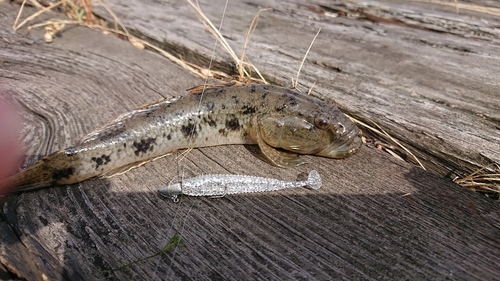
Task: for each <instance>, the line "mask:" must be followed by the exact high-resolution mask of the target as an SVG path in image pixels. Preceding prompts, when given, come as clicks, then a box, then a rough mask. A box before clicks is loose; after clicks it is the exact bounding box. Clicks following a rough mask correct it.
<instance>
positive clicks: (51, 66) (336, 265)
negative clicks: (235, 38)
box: [0, 2, 500, 280]
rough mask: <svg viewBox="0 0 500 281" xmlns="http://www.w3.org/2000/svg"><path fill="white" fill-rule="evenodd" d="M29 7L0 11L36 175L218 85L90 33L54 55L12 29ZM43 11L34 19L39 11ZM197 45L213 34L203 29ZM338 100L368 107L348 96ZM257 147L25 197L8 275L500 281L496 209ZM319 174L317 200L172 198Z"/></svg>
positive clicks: (399, 178) (312, 195)
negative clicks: (210, 185) (155, 109)
mask: <svg viewBox="0 0 500 281" xmlns="http://www.w3.org/2000/svg"><path fill="white" fill-rule="evenodd" d="M17 9H18V6H17V5H13V4H10V3H7V2H0V35H1V36H0V37H2V38H3V40H0V57H1V58H2V59H1V62H0V63H1V66H0V93H1V94H2V95H8V96H11V97H13V98H14V99H15V100H16V101H18V103H19V104H20V108H21V114H22V115H23V118H24V122H23V131H22V134H21V136H20V138H21V140H22V141H23V144H24V146H25V148H26V153H27V155H29V156H30V157H28V159H27V162H26V163H25V165H29V164H32V163H33V162H34V161H36V160H37V159H38V158H39V156H42V155H46V154H48V153H50V152H52V151H55V150H58V149H60V148H62V147H66V146H69V145H70V144H71V143H73V142H74V141H76V140H77V139H78V138H80V137H81V136H83V135H84V134H86V133H88V132H90V131H92V130H93V129H95V128H97V127H99V126H102V125H104V124H105V123H107V122H108V121H110V120H112V119H113V118H114V117H116V116H117V115H119V114H120V113H123V112H127V111H129V110H131V109H133V108H136V107H138V106H140V105H141V104H144V103H148V102H151V101H154V100H157V99H159V98H161V97H163V96H166V95H170V94H181V93H184V90H185V89H188V88H190V87H192V86H195V85H197V84H200V83H202V82H203V81H201V80H199V79H196V78H194V77H193V76H192V75H191V74H188V73H187V72H186V71H184V70H182V69H180V68H179V67H177V66H176V65H173V64H172V63H170V62H169V61H167V60H166V59H163V58H161V57H159V56H158V55H156V54H153V53H150V52H148V51H140V50H137V49H135V48H134V47H132V46H131V45H129V44H127V43H125V42H124V41H120V40H119V39H117V38H114V37H112V36H105V35H103V34H101V33H99V32H96V31H91V30H89V29H86V28H82V27H75V28H70V29H68V30H67V31H65V32H63V33H62V34H61V36H60V37H59V38H56V40H55V41H54V42H53V43H52V44H46V43H45V42H43V39H42V35H41V33H40V32H37V31H34V32H32V33H31V34H30V35H29V36H28V37H24V36H23V35H24V33H22V32H18V33H15V32H13V31H11V29H10V26H11V25H12V22H13V21H14V18H15V15H16V12H17ZM30 12H31V13H32V12H33V9H27V11H26V13H30ZM244 13H246V12H244V11H241V14H242V15H243V14H244ZM52 16H54V14H52ZM282 23H283V24H284V22H282ZM185 27H186V28H187V30H189V29H190V26H189V25H185ZM189 33H191V34H193V36H197V35H196V34H199V33H201V32H198V31H197V30H196V29H194V28H193V30H191V31H190V32H189ZM294 36H296V35H294ZM300 40H302V38H299V39H296V40H294V41H297V42H298V41H300ZM304 41H307V40H304ZM212 43H213V42H212ZM305 46H306V47H307V43H305ZM289 59H290V60H291V61H295V58H294V59H292V58H289ZM254 60H255V59H254ZM263 60H264V61H266V60H267V59H263ZM474 63H475V62H474ZM290 69H292V68H290ZM269 73H270V74H269ZM269 73H268V75H274V74H273V72H269ZM306 73H307V72H306ZM292 75H293V74H292ZM309 75H310V74H309ZM306 76H307V74H306ZM318 79H327V78H326V77H323V76H321V75H320V76H318ZM276 80H278V79H277V78H276ZM305 81H308V80H305ZM449 83H450V84H453V83H452V80H450V82H449ZM374 84H376V83H374ZM316 89H317V91H318V92H319V91H322V90H321V89H322V88H320V87H319V86H318V88H316ZM335 93H337V95H338V99H339V101H341V102H345V103H344V105H345V107H346V108H348V109H349V108H350V109H353V101H349V100H348V96H347V95H345V93H344V94H342V91H338V92H335ZM339 93H340V94H339ZM328 97H329V98H332V97H336V98H337V96H334V95H328ZM391 102H392V101H391ZM365 104H366V103H365ZM487 109H488V108H487ZM370 118H371V117H370ZM374 120H376V121H377V122H379V120H378V119H376V118H374ZM436 122H443V121H442V120H437V121H436ZM470 130H473V129H470ZM253 150H254V148H252V147H243V146H224V147H212V148H203V149H195V150H193V151H191V152H190V153H188V154H187V156H186V157H185V158H183V159H182V160H179V159H178V158H176V156H177V155H171V156H167V157H165V158H162V159H159V160H157V161H155V162H152V163H149V164H147V165H145V166H143V167H141V168H138V169H135V170H132V171H130V172H129V173H126V174H124V175H121V176H117V177H114V178H110V179H105V180H90V181H86V182H83V183H81V184H76V185H72V186H67V187H54V188H48V189H44V190H40V191H36V192H31V193H25V194H22V195H19V196H13V197H10V198H9V199H8V201H7V202H6V203H5V204H4V205H3V208H2V213H1V214H2V216H1V220H0V228H1V230H0V241H1V242H0V264H1V265H2V266H1V267H0V277H2V278H5V279H7V278H19V279H23V278H24V279H27V280H44V278H46V279H48V280H99V279H111V280H131V279H133V280H157V279H161V280H165V279H167V280H179V279H181V280H189V279H196V280H213V279H225V280H242V279H266V280H269V279H308V280H309V279H318V280H331V279H367V280H400V279H432V280H435V279H438V280H439V279H482V280H494V279H495V278H496V277H497V276H498V273H499V271H500V270H499V269H498V267H496V266H495V265H496V264H499V263H500V207H499V206H498V204H497V203H495V202H493V201H491V200H488V199H486V198H484V197H482V196H480V195H478V194H476V193H473V192H470V191H468V190H466V189H464V188H461V187H460V186H458V185H456V184H454V183H453V182H451V181H450V180H448V179H445V178H441V177H439V176H436V175H433V174H431V173H428V172H425V171H423V170H421V169H420V168H417V167H415V166H412V165H411V164H408V163H406V162H402V161H399V160H397V159H396V158H393V157H391V156H389V155H387V154H385V153H381V152H380V151H378V150H376V149H374V148H372V147H370V146H364V147H363V148H362V150H361V151H360V152H359V153H358V154H356V155H354V156H353V157H351V158H348V159H345V160H340V161H336V160H331V159H324V158H318V157H307V160H308V161H309V164H307V165H304V166H300V167H297V168H294V169H287V170H284V169H279V168H274V167H271V166H270V165H268V164H267V163H265V162H263V161H261V160H259V159H258V158H256V157H255V155H254V152H253ZM311 169H316V170H318V171H319V172H320V174H321V175H322V176H323V182H324V186H323V187H322V188H321V189H320V190H318V191H309V190H289V191H283V192H276V193H269V194H254V195H244V196H227V197H224V198H218V199H210V198H183V200H182V202H181V203H179V204H174V203H173V202H171V201H169V200H165V199H164V198H161V197H159V196H158V194H157V189H159V188H161V187H163V186H165V185H166V184H167V183H168V182H169V181H170V180H171V179H173V178H174V177H178V176H188V177H189V176H193V175H198V174H201V173H242V174H252V175H257V176H266V177H275V178H281V179H286V180H293V179H295V177H296V176H297V174H299V173H301V172H306V171H309V170H311ZM176 231H179V232H180V235H181V237H182V242H181V243H180V244H178V245H177V247H175V248H174V249H172V250H170V251H168V252H165V253H163V254H161V255H159V256H157V257H154V258H151V259H147V260H145V261H142V262H138V263H135V264H133V265H131V266H129V267H126V268H123V269H121V270H118V271H114V272H106V271H107V270H111V269H113V268H117V267H120V266H122V265H125V264H127V263H129V262H131V261H134V260H139V259H141V258H145V257H147V256H149V255H152V254H154V253H155V252H157V251H159V250H161V249H162V248H163V247H165V245H167V244H168V242H169V240H170V238H172V237H173V236H174V234H175V232H176Z"/></svg>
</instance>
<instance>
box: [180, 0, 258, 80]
mask: <svg viewBox="0 0 500 281" xmlns="http://www.w3.org/2000/svg"><path fill="white" fill-rule="evenodd" d="M186 1H187V2H188V3H189V4H190V5H191V6H192V7H193V8H194V9H195V11H196V15H197V16H198V18H199V19H200V21H201V22H202V23H203V25H205V27H206V28H207V29H208V31H209V32H210V33H212V35H214V36H215V38H217V40H219V42H220V43H221V45H222V47H223V48H224V50H225V51H226V52H227V53H228V54H229V55H230V56H231V58H232V59H233V61H234V62H235V64H236V66H237V67H238V66H239V65H248V66H249V67H251V68H252V69H253V70H254V71H255V72H256V73H257V74H258V75H259V76H260V77H261V79H262V81H261V82H264V83H266V84H267V82H266V81H265V79H264V78H263V77H262V75H261V73H260V71H259V70H258V69H257V68H256V67H255V66H254V65H252V64H249V63H245V62H244V61H243V60H240V58H239V57H238V56H237V55H236V53H235V52H234V50H233V48H231V46H230V45H229V43H228V42H227V41H226V39H225V38H224V36H222V34H221V33H220V31H219V30H218V29H217V28H216V27H215V25H214V24H213V23H212V21H210V19H209V18H208V17H207V16H206V15H205V13H203V11H202V9H201V7H200V3H199V2H198V0H197V1H196V3H194V2H193V1H192V0H186ZM259 13H260V11H259ZM247 34H249V33H248V32H247ZM250 34H251V32H250ZM241 68H242V73H243V74H242V75H241V74H240V79H242V76H244V77H248V78H250V79H252V78H251V75H250V74H249V73H248V71H247V70H246V69H245V68H244V67H241Z"/></svg>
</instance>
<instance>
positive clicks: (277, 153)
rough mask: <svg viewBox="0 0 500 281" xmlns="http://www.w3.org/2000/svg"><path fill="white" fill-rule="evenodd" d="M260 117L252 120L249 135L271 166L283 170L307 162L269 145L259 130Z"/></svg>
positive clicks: (293, 154)
mask: <svg viewBox="0 0 500 281" xmlns="http://www.w3.org/2000/svg"><path fill="white" fill-rule="evenodd" d="M258 118H259V116H254V117H253V118H252V119H251V120H250V126H249V129H248V130H249V133H250V137H251V138H252V139H253V141H254V142H256V143H257V144H258V145H259V148H260V151H261V152H262V154H264V156H265V157H266V158H267V160H269V162H271V164H273V165H275V166H278V167H281V168H291V167H294V166H298V165H301V164H305V163H306V162H305V161H303V160H302V158H301V157H300V156H299V155H297V154H295V153H291V152H286V151H281V150H278V149H276V148H274V147H272V146H270V145H268V144H267V143H266V142H265V141H264V139H263V138H262V134H261V132H260V128H259V120H258Z"/></svg>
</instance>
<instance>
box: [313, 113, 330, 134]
mask: <svg viewBox="0 0 500 281" xmlns="http://www.w3.org/2000/svg"><path fill="white" fill-rule="evenodd" d="M314 125H315V126H316V127H318V128H319V129H321V130H326V129H328V128H329V127H330V118H329V117H328V116H327V115H324V114H320V115H319V116H317V117H316V118H315V119H314Z"/></svg>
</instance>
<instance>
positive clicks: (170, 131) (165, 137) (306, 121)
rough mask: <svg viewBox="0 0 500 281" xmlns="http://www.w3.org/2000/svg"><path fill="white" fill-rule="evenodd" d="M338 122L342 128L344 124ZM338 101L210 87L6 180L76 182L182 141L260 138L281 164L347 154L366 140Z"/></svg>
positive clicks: (143, 112)
mask: <svg viewBox="0 0 500 281" xmlns="http://www.w3.org/2000/svg"><path fill="white" fill-rule="evenodd" d="M339 126H341V127H339ZM357 134H358V129H357V128H356V126H355V125H354V124H353V123H352V122H351V121H350V120H349V119H347V118H346V117H345V116H344V115H343V114H342V113H341V112H340V111H339V110H338V109H337V108H336V107H335V106H332V105H330V104H328V103H326V102H324V101H321V100H319V99H317V98H314V97H312V96H308V95H304V94H301V93H298V92H295V91H293V90H291V89H287V88H282V87H278V86H272V85H256V84H253V85H247V86H230V87H219V88H207V89H205V90H204V91H198V92H195V93H194V94H190V95H187V96H185V97H181V98H173V99H170V100H164V101H160V102H156V103H153V104H150V105H147V106H144V107H142V108H139V109H137V110H134V111H132V112H130V113H127V114H124V115H122V116H120V117H119V118H117V119H116V120H114V121H113V122H111V123H109V124H108V125H106V126H104V127H103V128H101V129H100V130H97V131H95V132H93V133H90V134H89V135H87V136H85V137H84V138H83V139H82V140H80V141H79V142H78V143H76V144H75V145H73V146H72V147H70V148H67V149H65V150H61V151H59V152H56V153H54V154H51V155H49V156H46V157H45V158H43V159H42V160H41V161H39V162H38V163H36V164H35V165H33V166H31V167H29V168H28V169H26V170H25V171H22V172H21V173H19V174H17V175H14V176H13V177H12V178H10V179H8V180H9V181H10V182H13V183H14V184H15V185H16V186H17V191H24V190H31V189H35V188H41V187H45V186H51V185H60V184H71V183H75V182H79V181H82V180H85V179H88V178H91V177H94V176H98V175H102V174H105V173H108V172H110V171H113V170H116V169H118V168H121V167H123V166H127V165H130V164H132V163H135V162H143V161H147V160H149V159H152V158H155V157H158V156H161V155H164V154H167V153H170V152H172V151H175V150H178V149H184V148H196V147H206V146H214V145H225V144H258V145H259V148H260V149H261V151H262V153H263V154H264V156H266V158H267V159H268V160H269V162H270V163H271V164H273V165H276V166H280V167H291V166H294V165H298V164H300V163H303V161H302V160H300V157H299V156H298V155H299V154H316V155H319V156H324V157H331V158H343V157H346V156H348V155H350V154H352V153H354V152H356V151H357V150H358V148H359V146H360V144H361V142H360V140H359V137H358V136H357Z"/></svg>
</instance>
